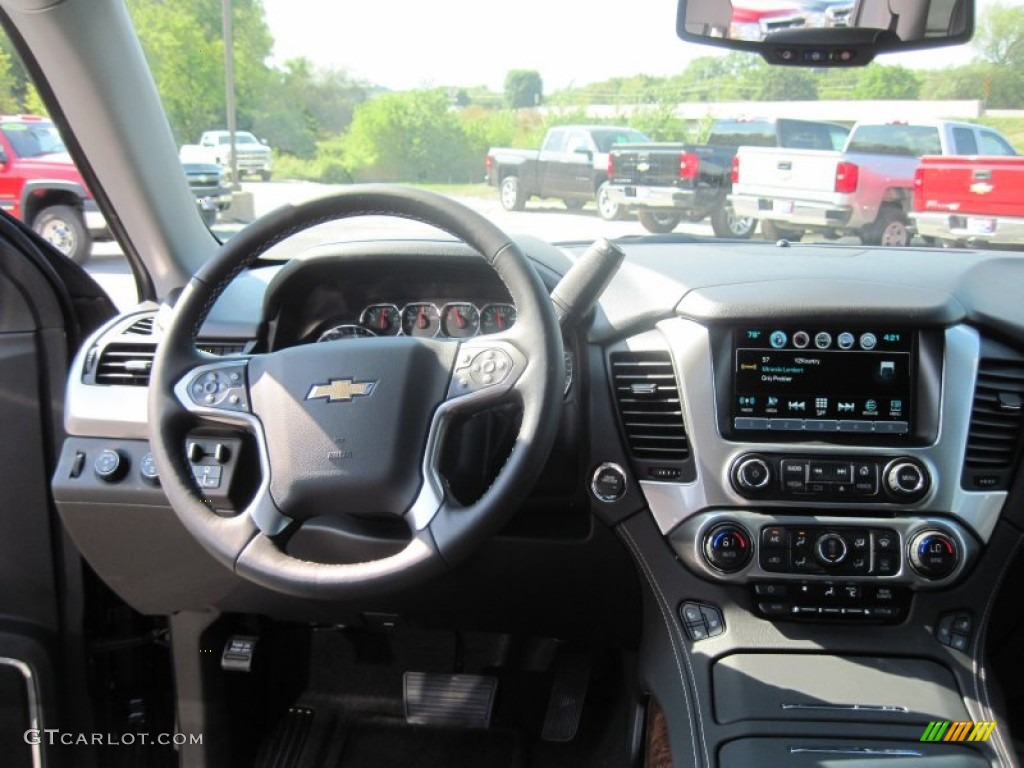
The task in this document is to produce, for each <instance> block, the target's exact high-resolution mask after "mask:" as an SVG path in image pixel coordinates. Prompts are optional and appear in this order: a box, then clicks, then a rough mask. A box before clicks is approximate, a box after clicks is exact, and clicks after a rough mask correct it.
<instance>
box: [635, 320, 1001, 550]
mask: <svg viewBox="0 0 1024 768" xmlns="http://www.w3.org/2000/svg"><path fill="white" fill-rule="evenodd" d="M625 345H626V346H627V348H628V349H630V350H631V351H651V350H665V349H668V351H669V353H670V355H671V357H672V360H673V363H674V366H675V370H676V376H677V379H679V381H680V387H679V391H680V395H681V397H682V401H683V413H684V418H685V419H686V427H687V437H688V439H689V442H690V449H691V451H692V455H693V457H694V460H695V462H696V470H697V478H696V480H695V481H694V482H692V483H669V482H660V481H650V480H642V481H640V488H641V490H642V491H643V493H644V496H645V497H646V498H647V503H648V505H649V506H650V509H651V514H652V515H653V516H654V519H655V521H656V523H657V525H658V528H659V529H660V530H661V532H662V533H663V534H668V533H669V532H670V531H672V530H673V529H674V528H676V527H677V526H678V525H679V524H680V523H682V522H683V521H684V520H686V519H688V518H690V517H692V516H693V515H697V514H699V513H701V512H703V511H705V510H707V509H709V508H714V507H733V508H740V509H744V508H759V509H778V508H786V509H790V510H792V509H807V510H816V511H817V510H821V511H827V510H840V509H842V510H850V509H854V510H858V509H876V510H880V511H881V510H884V511H886V512H894V513H896V514H897V515H900V516H902V517H904V518H906V517H908V516H923V515H948V516H951V517H952V518H954V519H955V520H958V521H960V522H961V523H963V524H964V525H965V526H967V527H968V528H969V529H970V530H971V531H972V532H973V533H974V534H975V535H977V536H978V537H979V538H980V539H981V541H982V542H987V541H988V540H989V538H990V537H991V536H992V532H993V531H994V530H995V527H996V523H997V522H998V520H999V514H1000V512H1001V510H1002V507H1003V504H1004V503H1005V501H1006V497H1007V494H1006V492H1005V491H966V490H964V489H962V488H961V487H960V476H961V472H962V470H963V460H964V451H965V449H966V446H967V433H968V429H969V427H970V421H971V407H972V403H973V400H974V387H975V380H976V378H977V368H978V359H979V356H980V350H981V340H980V337H979V335H978V333H977V331H975V330H974V329H973V328H970V327H969V326H966V325H958V326H954V327H952V328H948V329H947V330H946V332H945V349H944V353H943V366H942V379H941V394H940V401H939V430H938V435H937V437H936V439H935V442H934V443H932V444H931V445H927V446H916V447H899V448H894V447H892V446H886V447H870V446H863V445H826V444H820V443H814V442H808V443H769V442H765V443H760V442H759V443H746V442H740V441H730V440H726V439H725V438H723V437H722V436H721V434H720V432H719V430H718V423H717V413H718V410H717V402H716V398H715V379H714V371H713V369H712V355H713V350H712V348H711V340H710V333H709V331H708V329H707V328H706V327H705V326H703V325H701V324H699V323H696V322H694V321H691V320H685V319H683V318H672V319H669V320H663V321H662V322H660V323H658V325H657V329H656V330H654V331H649V332H647V333H643V334H640V335H638V336H634V337H631V338H629V339H627V340H626V341H625ZM750 452H757V453H778V454H787V453H792V454H795V453H799V454H800V455H810V456H820V457H822V458H828V457H830V456H835V455H842V456H852V457H859V456H864V457H871V458H877V457H880V456H886V457H890V456H893V455H894V454H898V455H901V456H906V457H908V458H913V459H916V460H917V461H919V462H921V464H922V465H923V466H924V468H925V470H926V471H927V472H928V473H929V475H930V476H931V478H932V481H933V482H932V484H931V487H930V488H929V489H928V492H927V493H926V494H925V495H924V497H922V498H921V499H920V500H918V501H916V502H912V503H908V504H900V503H895V502H875V503H871V504H863V503H861V504H858V503H856V502H851V503H842V502H832V501H830V502H825V501H814V500H808V501H806V502H802V501H791V500H786V501H767V500H750V499H746V498H744V497H743V496H740V495H739V494H738V493H737V492H736V491H734V490H733V488H732V484H731V482H730V479H729V468H730V467H731V466H732V465H733V463H734V462H735V461H736V459H737V458H739V457H740V456H742V455H743V454H746V453H750ZM857 523H858V521H857V520H856V519H850V520H849V522H848V524H851V525H855V524H857Z"/></svg>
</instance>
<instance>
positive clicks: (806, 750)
mask: <svg viewBox="0 0 1024 768" xmlns="http://www.w3.org/2000/svg"><path fill="white" fill-rule="evenodd" d="M789 753H790V754H791V755H802V754H803V755H857V756H861V757H864V756H866V757H924V752H920V751H918V750H916V749H895V748H888V749H886V748H882V749H879V748H878V747H790V748H789Z"/></svg>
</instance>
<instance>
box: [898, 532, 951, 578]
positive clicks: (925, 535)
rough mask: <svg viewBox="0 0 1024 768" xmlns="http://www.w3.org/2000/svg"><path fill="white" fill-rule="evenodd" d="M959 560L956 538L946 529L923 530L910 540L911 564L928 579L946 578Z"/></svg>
mask: <svg viewBox="0 0 1024 768" xmlns="http://www.w3.org/2000/svg"><path fill="white" fill-rule="evenodd" d="M959 562H960V550H959V547H957V543H956V539H954V538H953V537H952V536H950V535H949V534H948V533H946V532H944V531H936V530H930V531H921V532H920V533H918V534H916V535H915V536H914V537H913V538H912V539H911V540H910V564H911V565H912V566H913V567H914V570H915V571H917V572H918V573H919V574H921V575H922V576H924V577H925V578H926V579H944V578H945V577H947V576H949V574H951V573H952V572H953V571H954V570H955V569H956V566H957V563H959Z"/></svg>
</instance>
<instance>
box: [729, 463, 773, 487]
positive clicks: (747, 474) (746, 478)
mask: <svg viewBox="0 0 1024 768" xmlns="http://www.w3.org/2000/svg"><path fill="white" fill-rule="evenodd" d="M733 478H734V480H735V482H736V485H737V486H739V488H740V489H741V490H744V491H760V490H763V489H765V488H767V487H768V483H770V482H771V480H772V470H771V467H769V466H768V462H766V461H765V460H764V459H759V458H757V457H756V456H752V457H749V458H746V459H740V461H739V462H738V463H737V464H736V469H735V470H734V473H733Z"/></svg>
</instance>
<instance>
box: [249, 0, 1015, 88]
mask: <svg viewBox="0 0 1024 768" xmlns="http://www.w3.org/2000/svg"><path fill="white" fill-rule="evenodd" d="M992 1H993V0H979V2H981V4H982V5H983V6H984V5H988V4H989V3H990V2H992ZM1021 2H1024V0H1011V4H1013V5H1018V4H1020V3H1021ZM263 5H264V8H265V10H266V16H267V21H268V23H269V24H270V27H271V30H272V31H273V34H274V38H275V41H276V46H275V59H276V60H277V61H284V60H287V59H290V58H295V57H298V56H305V57H306V58H308V59H310V60H311V61H312V62H313V63H314V64H316V65H318V66H321V67H334V68H342V69H347V70H348V71H349V72H351V73H352V74H353V75H356V76H358V77H360V78H363V79H365V80H368V81H370V82H372V83H374V84H378V85H383V86H385V87H387V88H392V89H396V90H401V89H407V88H415V87H419V86H424V85H458V86H473V85H487V86H489V87H491V88H492V89H494V90H501V88H502V84H503V82H504V79H505V74H506V72H508V70H510V69H536V70H538V71H539V72H540V73H541V77H542V78H543V80H544V89H545V91H547V92H551V91H554V90H558V89H560V88H564V87H566V86H569V85H574V84H575V85H582V84H585V83H591V82H596V81H600V80H606V79H608V78H609V77H614V76H628V75H634V74H641V73H642V74H649V75H671V74H677V73H679V72H680V71H682V70H683V69H684V68H685V67H686V64H687V63H688V62H689V61H690V60H691V59H693V58H696V57H697V56H706V55H709V54H712V53H714V52H715V51H716V50H717V49H715V48H710V47H706V46H693V45H689V44H687V43H684V42H682V41H681V40H679V39H678V38H677V37H676V34H675V14H676V4H675V2H674V0H635V1H634V2H632V3H610V2H607V1H606V0H605V1H602V0H514V2H510V3H502V2H495V1H494V0H425V2H411V1H410V0H263ZM970 57H971V51H970V50H969V49H968V48H967V47H966V46H960V47H959V48H950V49H938V50H932V51H923V52H919V53H916V54H903V55H900V56H884V57H881V58H880V61H881V62H883V63H902V64H905V65H907V66H913V67H935V66H946V65H948V64H956V63H964V62H966V61H968V60H969V59H970Z"/></svg>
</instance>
